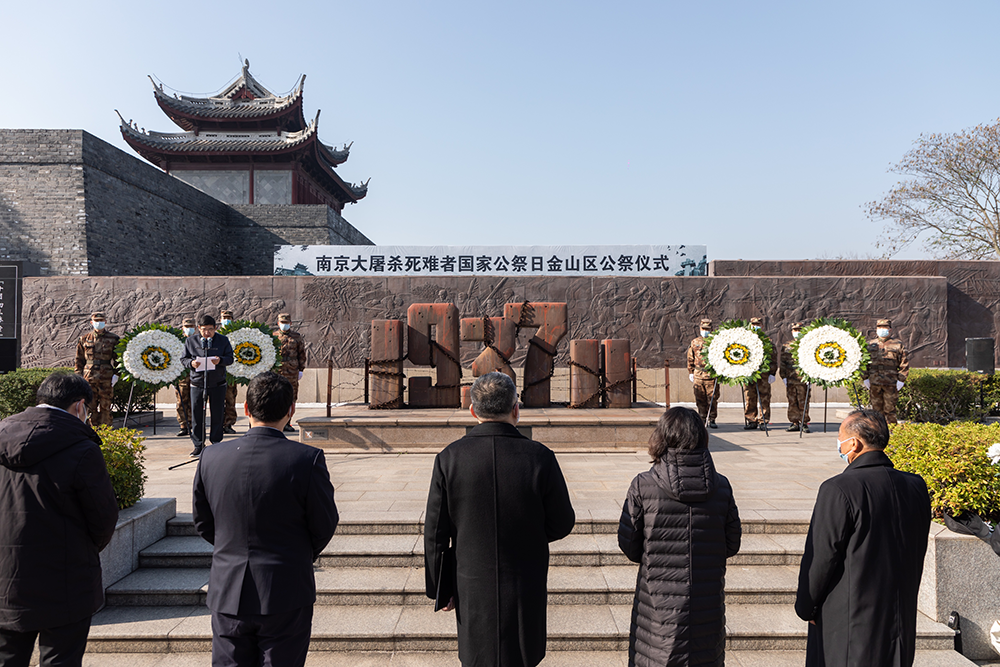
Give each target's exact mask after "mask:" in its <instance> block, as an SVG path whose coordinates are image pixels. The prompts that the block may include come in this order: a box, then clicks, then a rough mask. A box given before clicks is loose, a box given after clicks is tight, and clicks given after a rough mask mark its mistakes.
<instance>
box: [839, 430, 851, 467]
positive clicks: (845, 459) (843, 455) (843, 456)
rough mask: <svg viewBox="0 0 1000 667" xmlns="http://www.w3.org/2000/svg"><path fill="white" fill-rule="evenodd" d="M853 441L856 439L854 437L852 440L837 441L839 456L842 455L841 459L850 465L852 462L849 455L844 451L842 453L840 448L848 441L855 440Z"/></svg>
mask: <svg viewBox="0 0 1000 667" xmlns="http://www.w3.org/2000/svg"><path fill="white" fill-rule="evenodd" d="M853 439H854V437H853V436H852V437H850V438H847V439H846V440H838V441H837V454H839V455H840V458H842V459H844V463H850V462H851V461H850V459H848V458H847V454H844V453H843V452H842V451H840V446H841V445H842V444H844V443H845V442H847V441H848V440H853Z"/></svg>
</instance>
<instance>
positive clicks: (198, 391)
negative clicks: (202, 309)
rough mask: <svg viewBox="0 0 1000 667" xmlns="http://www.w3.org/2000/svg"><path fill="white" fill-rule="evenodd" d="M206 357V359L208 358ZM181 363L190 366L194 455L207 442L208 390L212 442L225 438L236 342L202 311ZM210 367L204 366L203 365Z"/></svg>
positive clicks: (198, 453)
mask: <svg viewBox="0 0 1000 667" xmlns="http://www.w3.org/2000/svg"><path fill="white" fill-rule="evenodd" d="M206 360H207V361H206ZM181 363H183V364H184V365H185V366H186V367H188V368H190V369H191V421H192V422H193V428H192V429H191V440H193V441H194V451H193V452H191V456H200V455H201V450H202V449H203V448H204V446H205V395H206V393H207V394H208V402H209V405H211V406H212V432H211V434H210V435H209V438H210V440H211V442H212V444H215V443H217V442H221V441H222V433H223V427H224V426H225V418H224V415H223V412H224V411H225V404H226V366H228V365H230V364H231V363H233V346H232V345H230V344H229V339H228V338H226V337H225V336H223V335H222V334H217V333H215V318H214V317H212V316H211V315H202V317H201V319H200V320H199V321H198V334H192V335H190V336H188V337H187V340H186V341H184V356H183V357H181ZM206 365H207V366H208V367H209V369H210V370H205V368H204V366H206Z"/></svg>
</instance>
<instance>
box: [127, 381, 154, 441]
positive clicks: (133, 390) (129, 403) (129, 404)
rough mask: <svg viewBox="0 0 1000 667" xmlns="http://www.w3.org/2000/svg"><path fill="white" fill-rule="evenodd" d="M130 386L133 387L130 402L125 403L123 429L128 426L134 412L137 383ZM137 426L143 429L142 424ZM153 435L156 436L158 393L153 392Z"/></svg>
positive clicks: (129, 393) (129, 392) (130, 390)
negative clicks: (133, 402) (133, 398)
mask: <svg viewBox="0 0 1000 667" xmlns="http://www.w3.org/2000/svg"><path fill="white" fill-rule="evenodd" d="M129 384H130V385H132V386H131V387H130V388H129V390H128V402H127V403H125V419H123V420H122V428H126V427H127V426H128V416H129V413H131V412H132V397H133V396H134V395H135V382H130V383H129ZM135 425H136V426H138V427H139V428H142V424H140V423H138V422H136V424H135ZM153 435H156V392H153Z"/></svg>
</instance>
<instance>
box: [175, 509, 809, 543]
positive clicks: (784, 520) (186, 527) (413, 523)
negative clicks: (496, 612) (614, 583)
mask: <svg viewBox="0 0 1000 667" xmlns="http://www.w3.org/2000/svg"><path fill="white" fill-rule="evenodd" d="M776 514H782V515H788V517H784V516H782V517H780V518H770V519H759V518H744V519H743V534H744V535H748V534H759V533H765V534H788V533H792V534H794V533H801V534H803V535H804V534H805V533H806V532H808V530H809V516H808V512H783V513H778V512H776ZM612 515H614V516H612ZM423 528H424V524H423V512H352V513H350V514H349V515H346V516H341V520H340V524H339V525H338V526H337V535H422V534H423ZM617 532H618V516H617V513H615V512H612V513H610V514H609V513H606V512H605V513H602V516H600V517H593V516H578V517H577V520H576V525H575V526H573V534H574V535H578V534H591V533H598V534H617ZM167 535H168V536H170V537H197V535H198V533H197V531H195V528H194V519H193V518H192V516H191V514H190V513H187V514H178V515H177V516H176V517H174V518H173V519H170V520H169V521H168V522H167Z"/></svg>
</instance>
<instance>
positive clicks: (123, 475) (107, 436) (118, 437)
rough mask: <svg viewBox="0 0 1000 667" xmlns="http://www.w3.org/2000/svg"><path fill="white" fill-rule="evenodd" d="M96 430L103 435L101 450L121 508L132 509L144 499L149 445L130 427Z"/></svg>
mask: <svg viewBox="0 0 1000 667" xmlns="http://www.w3.org/2000/svg"><path fill="white" fill-rule="evenodd" d="M96 430H97V435H99V436H101V441H102V444H101V451H102V452H103V453H104V462H105V463H106V464H107V466H108V474H109V475H111V486H113V487H114V489H115V498H117V499H118V509H125V508H126V507H131V506H132V505H135V504H136V503H137V502H138V501H139V499H140V498H142V494H143V492H144V491H145V487H146V473H145V471H144V469H143V463H144V462H145V460H146V457H145V456H144V452H145V451H146V445H144V444H142V443H143V441H144V440H145V439H146V438H145V437H143V435H142V432H141V431H137V430H135V429H130V428H112V427H110V426H105V425H103V424H102V425H101V426H98V427H97V429H96Z"/></svg>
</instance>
